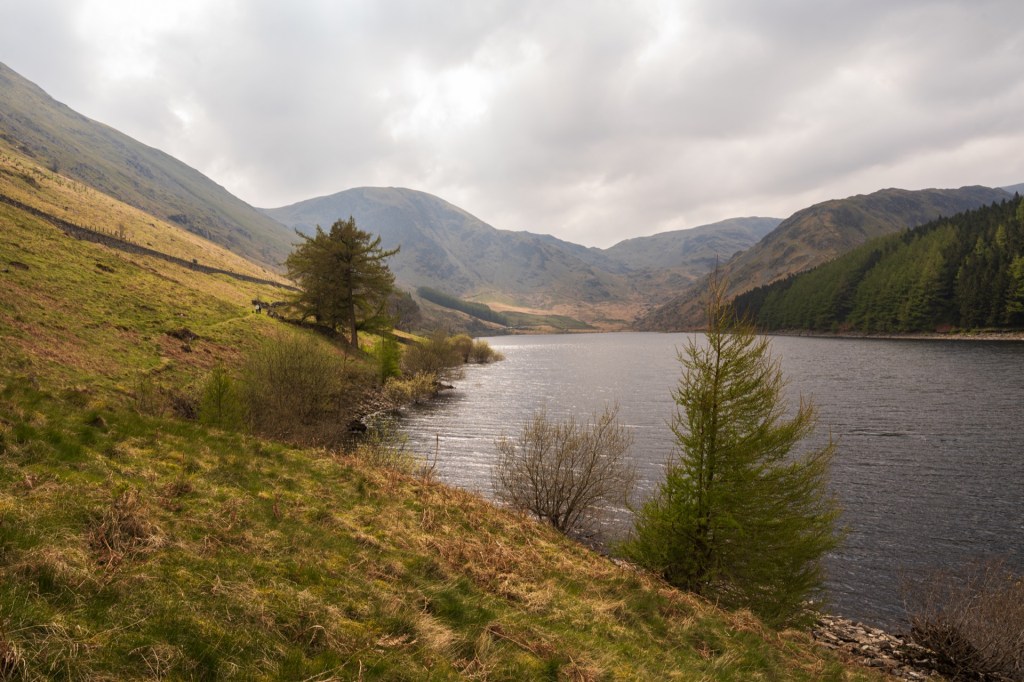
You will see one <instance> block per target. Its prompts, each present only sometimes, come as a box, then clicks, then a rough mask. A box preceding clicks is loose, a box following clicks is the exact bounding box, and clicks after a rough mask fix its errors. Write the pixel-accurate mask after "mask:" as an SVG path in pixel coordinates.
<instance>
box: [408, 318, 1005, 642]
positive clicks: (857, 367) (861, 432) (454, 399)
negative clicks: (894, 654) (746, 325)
mask: <svg viewBox="0 0 1024 682" xmlns="http://www.w3.org/2000/svg"><path fill="white" fill-rule="evenodd" d="M685 340H686V336H685V335H682V334H633V333H623V334H596V335H576V336H573V335H567V336H509V337H497V338H493V339H489V341H490V343H491V345H492V346H493V347H495V348H496V349H497V350H500V351H501V352H502V353H504V354H505V356H506V360H505V361H504V362H500V363H497V364H494V365H489V366H484V367H470V368H469V369H468V371H467V374H466V377H465V378H464V379H463V380H461V381H459V382H456V383H457V385H458V386H457V390H456V391H454V392H451V393H449V394H448V395H447V396H446V397H444V398H442V399H441V400H440V401H438V402H437V403H435V404H433V405H431V406H429V407H425V408H422V409H417V410H413V411H411V412H410V413H409V414H408V415H407V419H405V420H404V429H405V430H406V432H407V433H409V435H410V438H411V439H412V441H413V444H414V445H415V446H416V449H417V450H419V451H421V452H424V453H434V451H435V447H436V446H437V445H438V444H439V447H437V450H438V452H439V453H440V461H439V464H438V467H437V472H438V474H439V476H440V477H441V478H442V479H443V480H446V481H448V482H450V483H453V484H456V485H459V486H463V487H466V488H471V489H475V490H479V491H482V492H484V493H485V494H486V493H488V492H489V489H490V466H491V461H492V459H493V457H494V453H495V450H494V440H495V438H497V437H498V436H500V435H502V434H508V435H514V433H515V432H516V431H517V430H518V428H519V426H520V425H521V424H522V422H523V420H524V419H525V418H526V417H527V416H528V415H530V414H531V413H532V412H533V411H534V410H535V409H537V408H539V407H541V406H546V407H547V410H548V412H549V414H550V415H551V416H560V415H567V414H575V415H577V416H580V417H586V416H588V415H589V414H590V413H592V412H593V411H594V410H599V409H601V408H603V407H604V405H606V404H608V403H615V402H617V403H618V404H619V406H620V412H619V417H620V421H621V422H622V423H624V424H626V425H628V426H629V427H630V428H632V429H633V430H634V433H635V441H634V446H633V451H632V454H633V457H634V459H635V461H636V463H637V467H638V470H639V473H640V478H641V481H640V495H641V496H643V495H646V494H649V493H650V491H651V490H653V489H654V488H655V487H656V486H657V484H658V482H659V481H660V479H661V476H662V471H663V465H664V462H665V461H666V459H667V458H669V457H670V456H671V455H672V454H673V447H674V441H673V436H672V434H671V432H670V431H669V429H668V422H669V420H670V419H671V417H672V414H673V410H674V409H675V406H674V403H673V402H672V399H671V391H672V389H673V388H674V386H675V385H676V382H677V381H678V379H679V376H680V371H681V368H680V365H679V363H678V360H677V357H676V351H677V348H679V347H681V346H682V344H683V343H684V342H685ZM772 348H773V352H774V354H775V355H776V356H777V357H779V358H780V359H781V362H782V368H783V372H784V373H785V375H786V377H787V378H788V379H789V382H790V383H789V390H788V396H789V397H790V398H791V399H792V400H796V398H797V396H798V395H799V394H801V393H802V394H803V395H805V396H812V397H813V399H814V402H815V404H816V405H817V406H818V408H819V415H820V421H819V425H820V428H819V434H818V435H817V436H816V437H815V439H816V440H819V441H820V440H823V439H825V438H827V435H828V431H829V430H831V432H832V435H833V437H834V438H835V439H836V440H837V441H838V442H839V452H838V454H837V456H836V459H835V464H834V466H833V472H832V486H833V488H834V490H835V492H836V494H837V496H838V497H839V499H840V502H841V504H842V506H843V510H844V511H843V523H844V524H845V525H846V526H847V528H848V535H847V537H846V540H845V543H844V545H843V547H842V548H841V549H840V550H839V551H837V552H836V553H835V555H833V556H830V557H829V560H828V569H829V582H828V587H829V592H830V597H831V602H832V607H833V610H834V611H836V612H838V613H840V614H842V615H845V616H848V617H852V618H856V619H860V620H864V621H866V622H869V623H875V624H879V625H885V626H890V627H893V626H897V627H898V626H899V625H900V616H901V614H902V607H901V599H900V582H901V579H902V578H901V576H910V577H913V576H915V575H920V574H921V573H922V572H923V571H927V570H929V569H931V568H936V567H948V568H954V567H956V566H958V565H960V564H962V563H965V562H967V561H969V560H971V559H973V558H977V557H988V556H998V557H1002V558H1005V559H1007V560H1008V561H1009V562H1010V564H1011V565H1012V566H1014V567H1015V568H1016V569H1017V570H1018V571H1020V572H1024V343H999V342H965V341H917V340H914V341H887V340H861V339H811V338H796V337H776V338H774V339H773V340H772ZM622 524H628V520H627V521H620V525H622Z"/></svg>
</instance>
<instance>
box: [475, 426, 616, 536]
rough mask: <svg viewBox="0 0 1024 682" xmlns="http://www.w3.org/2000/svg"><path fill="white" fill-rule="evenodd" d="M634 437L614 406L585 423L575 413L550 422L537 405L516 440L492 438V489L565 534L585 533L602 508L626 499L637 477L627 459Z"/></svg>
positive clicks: (517, 507) (518, 507) (506, 500)
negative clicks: (493, 448) (559, 420)
mask: <svg viewBox="0 0 1024 682" xmlns="http://www.w3.org/2000/svg"><path fill="white" fill-rule="evenodd" d="M632 442H633V437H632V434H631V433H630V432H629V431H627V430H626V428H625V427H623V426H622V425H620V424H619V423H618V408H617V407H609V408H605V410H604V412H602V413H601V414H595V415H594V416H593V419H592V420H591V421H589V422H587V423H585V424H582V423H580V422H578V421H577V420H576V419H575V418H573V417H570V418H569V419H568V420H567V421H564V422H556V421H552V420H551V419H550V418H548V415H547V412H546V410H540V411H538V412H536V413H535V414H534V415H533V416H532V417H531V418H530V420H529V421H527V422H526V423H525V424H524V425H523V428H522V431H521V432H520V434H519V436H518V437H517V438H516V439H515V440H513V439H510V438H507V437H502V438H500V439H499V440H498V441H497V442H496V443H495V445H496V447H497V450H498V458H497V461H496V462H495V465H494V470H493V481H494V489H495V493H496V495H497V496H498V498H499V499H500V500H502V501H503V502H505V503H506V504H508V505H510V506H511V507H513V508H515V509H520V510H522V511H526V512H529V513H531V514H533V515H534V516H536V517H537V518H538V519H541V520H543V521H547V522H548V523H550V524H551V525H552V526H554V527H555V528H557V529H558V530H559V531H561V532H563V533H566V534H569V535H579V534H582V533H585V532H587V531H588V530H590V529H591V526H592V523H593V521H594V520H596V518H597V515H598V513H599V511H600V509H601V508H602V507H607V506H612V505H624V504H626V503H627V502H628V500H629V497H630V495H631V494H632V490H633V485H634V482H635V478H636V476H635V472H634V469H633V466H632V463H631V462H630V461H629V460H628V459H627V453H628V452H629V448H630V446H631V445H632Z"/></svg>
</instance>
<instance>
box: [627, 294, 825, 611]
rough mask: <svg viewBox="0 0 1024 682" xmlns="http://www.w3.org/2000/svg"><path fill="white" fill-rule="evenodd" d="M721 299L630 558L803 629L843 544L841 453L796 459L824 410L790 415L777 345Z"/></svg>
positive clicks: (689, 350)
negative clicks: (837, 483)
mask: <svg viewBox="0 0 1024 682" xmlns="http://www.w3.org/2000/svg"><path fill="white" fill-rule="evenodd" d="M723 292H724V286H723V285H722V284H721V283H718V284H716V285H715V286H714V287H712V291H711V294H710V295H709V301H708V304H707V320H708V328H707V332H706V339H705V341H704V342H703V343H702V342H700V341H699V340H697V339H692V340H691V341H690V342H689V343H688V344H687V346H686V347H685V349H684V350H683V351H682V352H681V353H680V362H681V363H682V365H683V367H684V370H685V371H684V373H683V376H682V378H681V380H680V382H679V386H678V388H677V389H676V390H675V392H674V394H673V397H674V399H675V402H676V404H677V406H678V407H677V411H676V415H675V418H674V420H673V423H672V430H673V432H674V433H675V436H676V442H677V446H678V459H677V460H675V461H673V462H671V463H670V464H669V466H668V468H667V472H666V478H665V481H664V483H663V484H662V485H661V487H660V489H659V490H658V491H657V493H656V494H655V495H654V497H653V498H652V499H650V500H649V501H648V502H647V503H646V504H644V505H643V506H642V507H641V508H640V509H639V511H638V514H637V522H636V528H635V532H634V535H633V537H632V538H631V539H630V540H629V541H628V542H627V543H626V544H625V545H624V547H623V549H624V551H625V553H626V554H627V556H629V557H630V558H632V559H633V560H635V561H637V562H638V563H640V564H643V565H646V566H647V567H649V568H651V569H654V570H656V571H658V572H660V573H661V574H662V575H663V576H664V577H665V578H666V579H667V580H668V581H669V582H671V583H673V584H674V585H676V586H678V587H681V588H684V589H688V590H691V591H694V592H697V593H700V594H703V595H705V596H708V597H710V598H712V599H715V600H717V601H718V602H719V603H720V604H722V605H723V606H726V607H728V608H749V609H751V610H752V611H753V612H755V613H756V614H758V615H759V616H760V617H761V618H762V619H764V620H765V621H766V622H768V623H769V624H772V625H783V624H788V623H792V622H796V621H799V620H801V618H802V616H803V615H804V611H805V610H804V608H803V606H804V604H805V602H806V600H807V599H808V598H811V597H813V596H815V593H816V592H818V591H819V589H820V586H821V583H822V580H823V570H822V567H821V558H822V556H823V555H824V554H825V553H826V552H827V551H829V550H830V549H832V548H834V547H835V546H836V544H837V542H838V538H837V535H836V533H835V530H834V525H835V521H836V519H837V517H838V513H839V511H838V508H837V506H836V504H835V502H834V500H833V499H832V498H831V497H830V495H829V494H828V493H827V491H826V476H827V474H828V470H829V465H830V462H831V459H832V455H833V452H834V446H833V444H832V443H831V441H830V442H829V443H828V444H827V445H826V446H824V447H822V448H819V449H814V450H811V451H810V452H807V453H805V454H803V455H801V456H794V455H793V454H792V450H793V448H794V446H795V445H796V444H797V443H799V442H800V441H801V440H802V439H803V438H804V437H805V436H807V435H809V434H810V432H811V431H812V430H813V427H814V423H815V410H814V408H813V406H812V405H811V403H810V402H806V401H804V400H801V401H800V404H799V407H798V408H797V410H796V412H795V414H793V415H792V416H789V417H787V416H786V405H785V402H784V401H783V398H782V390H783V387H784V384H785V381H784V379H783V376H782V372H781V370H780V368H779V364H778V362H777V361H776V360H774V359H772V357H771V355H770V353H769V344H768V340H767V339H766V338H763V337H758V336H756V335H755V333H754V330H753V327H752V326H750V325H749V324H746V323H742V322H740V321H738V320H737V318H736V317H735V315H734V314H733V312H732V309H731V307H729V306H727V305H726V304H725V303H724V302H723V298H722V296H723Z"/></svg>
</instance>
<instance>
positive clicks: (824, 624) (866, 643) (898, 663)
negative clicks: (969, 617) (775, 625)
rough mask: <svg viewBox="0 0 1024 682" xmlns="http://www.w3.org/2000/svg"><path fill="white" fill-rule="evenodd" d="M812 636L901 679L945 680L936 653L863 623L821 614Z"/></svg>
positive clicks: (843, 654) (863, 662) (842, 652)
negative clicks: (939, 669) (939, 668)
mask: <svg viewBox="0 0 1024 682" xmlns="http://www.w3.org/2000/svg"><path fill="white" fill-rule="evenodd" d="M811 636H812V637H813V638H814V640H815V641H816V642H817V643H818V644H820V645H821V646H824V647H827V648H829V649H832V650H834V651H836V652H838V653H839V654H840V655H841V656H843V657H844V658H847V659H850V660H853V661H856V662H858V663H860V664H861V665H863V666H866V667H868V668H875V669H878V670H882V671H884V672H885V673H887V674H889V675H892V676H893V677H896V678H898V679H901V680H943V679H945V678H944V677H943V676H942V675H941V673H940V672H939V671H938V661H937V660H936V657H935V654H933V653H932V652H931V651H929V650H928V649H925V648H924V647H921V646H918V645H917V644H914V643H913V642H912V641H910V640H909V639H907V638H904V637H899V636H897V635H893V634H891V633H888V632H885V631H884V630H880V629H878V628H873V627H871V626H868V625H864V624H863V623H858V622H856V621H852V620H848V619H846V618H839V617H837V616H828V615H821V616H819V618H818V620H817V622H816V623H815V624H814V628H813V629H812V630H811Z"/></svg>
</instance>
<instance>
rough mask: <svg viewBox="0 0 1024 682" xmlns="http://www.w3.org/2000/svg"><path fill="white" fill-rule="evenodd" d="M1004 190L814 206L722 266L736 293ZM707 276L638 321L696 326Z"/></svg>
mask: <svg viewBox="0 0 1024 682" xmlns="http://www.w3.org/2000/svg"><path fill="white" fill-rule="evenodd" d="M1009 196H1010V195H1009V194H1008V193H1007V192H1006V191H1005V190H1001V189H992V188H988V187H979V186H972V187H961V188H959V189H926V190H918V191H911V190H902V189H884V190H880V191H878V192H873V193H872V194H867V195H857V196H853V197H849V198H846V199H835V200H831V201H826V202H822V203H820V204H815V205H814V206H810V207H808V208H805V209H803V210H801V211H797V212H796V213H794V214H793V215H792V216H790V217H789V218H787V219H786V220H784V221H783V222H782V223H781V224H779V226H778V227H777V228H775V230H773V231H772V232H771V233H769V234H768V235H767V236H766V237H764V238H763V239H762V240H761V241H760V242H758V243H757V244H756V245H755V246H753V247H752V248H750V249H748V250H746V251H744V252H742V253H739V254H737V255H736V256H735V257H734V258H732V259H731V260H729V261H728V262H726V263H724V264H723V265H722V266H721V267H720V275H721V276H722V277H723V278H724V279H725V280H726V282H727V283H728V289H727V296H729V297H732V296H735V295H737V294H740V293H743V292H744V291H748V290H750V289H752V288H754V287H758V286H763V285H765V284H770V283H771V282H774V281H776V280H779V279H782V278H784V277H787V276H789V275H792V274H795V273H797V272H802V271H804V270H809V269H811V268H813V267H816V266H818V265H821V264H822V263H825V262H827V261H829V260H832V259H833V258H835V257H836V256H838V255H839V254H842V253H845V252H847V251H849V250H850V249H852V248H854V247H856V246H859V245H860V244H863V243H864V242H866V241H868V240H869V239H872V238H874V237H879V236H882V235H886V234H892V233H894V232H899V231H902V230H905V229H908V228H911V227H915V226H917V225H921V224H923V223H926V222H928V221H930V220H934V219H935V218H938V217H940V216H951V215H954V214H956V213H960V212H962V211H966V210H970V209H973V208H977V207H979V206H983V205H986V204H990V203H992V202H995V201H1002V200H1004V199H1007V198H1008V197H1009ZM706 290H707V280H706V278H705V279H702V280H701V281H700V282H698V283H697V284H695V285H694V286H692V287H689V288H688V289H687V290H686V291H684V292H683V293H681V294H679V295H678V296H676V297H674V298H672V299H671V300H669V301H668V302H666V303H664V304H663V305H661V306H658V307H656V308H655V309H654V310H652V311H651V312H650V313H648V314H646V315H645V316H643V317H642V318H641V319H640V320H639V321H638V325H637V326H638V327H639V328H640V329H644V330H658V331H670V330H684V329H696V328H699V327H700V325H701V324H702V318H701V307H700V301H701V297H702V295H703V294H704V293H705V292H706Z"/></svg>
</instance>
